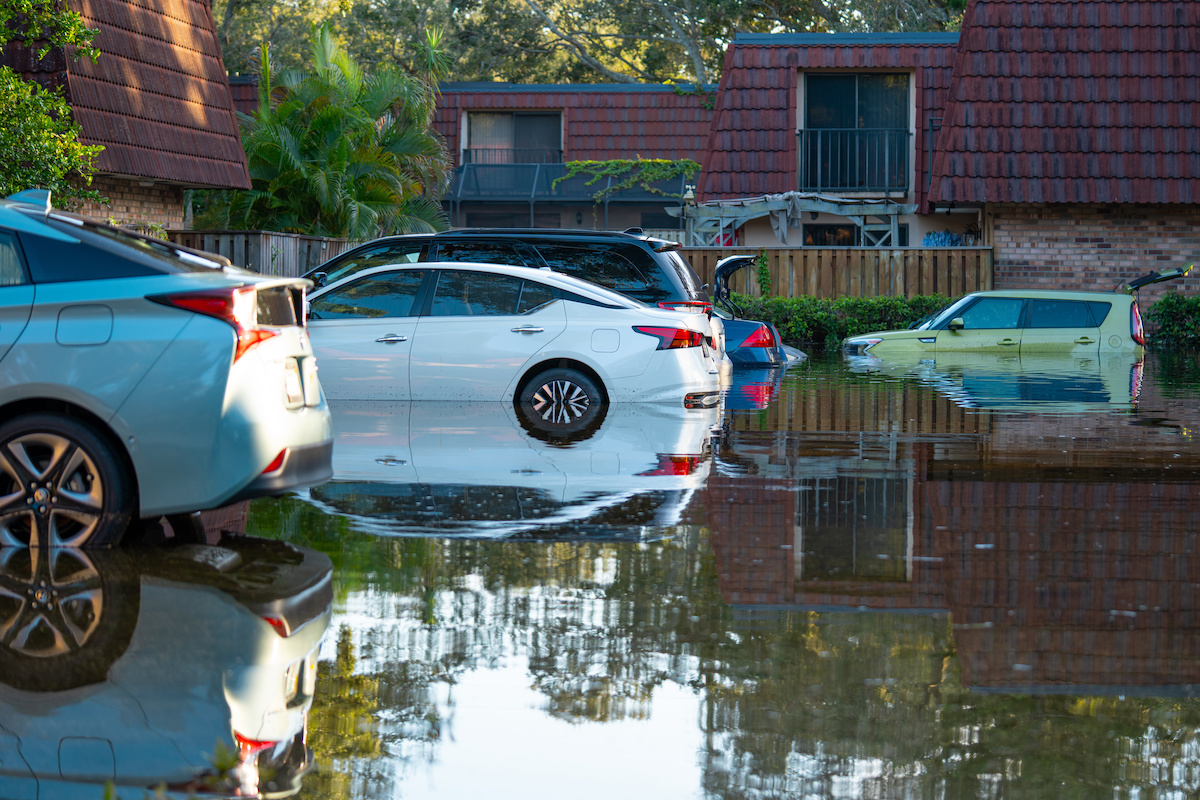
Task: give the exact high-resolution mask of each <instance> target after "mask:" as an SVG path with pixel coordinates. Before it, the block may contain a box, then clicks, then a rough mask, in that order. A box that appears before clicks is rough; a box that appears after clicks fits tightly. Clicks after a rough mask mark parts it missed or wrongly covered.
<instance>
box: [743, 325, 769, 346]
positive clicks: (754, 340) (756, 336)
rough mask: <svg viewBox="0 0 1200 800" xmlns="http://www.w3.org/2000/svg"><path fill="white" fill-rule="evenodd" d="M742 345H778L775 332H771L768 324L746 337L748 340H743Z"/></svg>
mask: <svg viewBox="0 0 1200 800" xmlns="http://www.w3.org/2000/svg"><path fill="white" fill-rule="evenodd" d="M741 346H742V347H776V346H777V345H776V344H775V334H773V333H771V329H770V328H768V327H767V326H766V325H763V326H762V327H761V328H759V329H758V330H756V331H755V332H754V333H752V334H750V335H749V336H747V337H746V341H744V342H742V344H741Z"/></svg>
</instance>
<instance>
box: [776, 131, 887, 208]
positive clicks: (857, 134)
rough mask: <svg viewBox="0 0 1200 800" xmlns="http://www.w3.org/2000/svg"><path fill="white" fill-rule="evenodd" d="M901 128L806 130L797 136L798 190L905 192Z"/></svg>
mask: <svg viewBox="0 0 1200 800" xmlns="http://www.w3.org/2000/svg"><path fill="white" fill-rule="evenodd" d="M909 136H910V134H909V132H908V131H907V130H905V129H904V128H810V129H808V130H802V131H800V132H799V137H800V187H799V188H800V190H801V191H805V192H813V191H816V192H823V191H837V192H882V193H892V192H900V193H905V192H907V191H908V164H909Z"/></svg>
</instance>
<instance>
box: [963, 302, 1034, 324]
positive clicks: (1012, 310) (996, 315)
mask: <svg viewBox="0 0 1200 800" xmlns="http://www.w3.org/2000/svg"><path fill="white" fill-rule="evenodd" d="M1024 304H1025V301H1024V300H1022V299H1021V298H1019V297H984V298H981V299H980V300H979V302H978V303H976V304H975V305H973V306H971V307H970V308H968V309H967V310H966V311H964V312H963V313H962V321H963V327H964V328H966V329H968V330H979V329H982V328H1016V327H1018V326H1019V325H1020V324H1021V307H1022V306H1023V305H1024Z"/></svg>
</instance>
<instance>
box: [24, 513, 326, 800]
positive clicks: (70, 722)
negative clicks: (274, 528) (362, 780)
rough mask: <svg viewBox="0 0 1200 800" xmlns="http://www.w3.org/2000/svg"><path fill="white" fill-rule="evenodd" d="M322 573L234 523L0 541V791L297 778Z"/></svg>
mask: <svg viewBox="0 0 1200 800" xmlns="http://www.w3.org/2000/svg"><path fill="white" fill-rule="evenodd" d="M332 575H333V565H332V563H331V562H330V560H329V558H328V557H327V556H325V555H324V554H322V553H318V552H316V551H314V550H310V549H307V548H302V547H297V546H294V545H291V544H288V543H285V542H280V541H276V540H270V539H260V538H257V537H252V536H244V535H239V534H232V533H226V534H224V535H222V537H221V538H220V539H217V540H215V541H214V542H213V543H212V544H204V545H200V544H186V545H180V546H175V547H140V548H117V549H112V550H101V551H87V550H80V549H76V548H66V547H59V548H17V547H10V548H4V549H2V550H0V587H2V588H0V721H2V722H0V797H4V798H76V797H79V798H101V797H109V796H112V797H115V796H120V797H126V798H135V797H137V798H141V797H150V796H154V797H172V798H176V797H177V798H181V799H182V798H194V797H206V798H213V797H230V798H232V797H286V796H289V795H292V794H295V793H296V792H298V791H299V789H300V784H301V780H302V776H303V775H304V774H305V773H306V772H307V771H308V770H309V769H310V768H311V767H312V764H313V753H312V750H311V749H310V748H309V747H308V743H307V729H308V713H309V711H310V709H311V707H312V703H313V696H314V692H315V689H316V678H317V663H318V658H319V655H320V647H321V643H322V641H323V639H324V635H325V631H326V629H327V628H328V626H329V621H330V618H331V614H332V610H331V609H332V602H333V581H332ZM106 785H108V786H109V789H108V791H107V792H106V790H105V786H106ZM160 792H162V793H161V794H160Z"/></svg>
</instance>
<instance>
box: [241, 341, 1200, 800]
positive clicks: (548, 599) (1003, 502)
mask: <svg viewBox="0 0 1200 800" xmlns="http://www.w3.org/2000/svg"><path fill="white" fill-rule="evenodd" d="M1080 368H1081V369H1083V370H1085V371H1086V370H1089V369H1095V367H1094V365H1087V364H1084V365H1082V367H1080ZM1047 374H1048V373H1044V372H1038V371H1036V370H1026V371H1019V370H1018V372H1016V373H1013V374H1008V375H1001V376H999V377H997V376H996V375H994V374H985V375H982V376H981V375H979V374H977V373H976V372H973V371H972V369H971V368H970V365H967V366H965V367H964V366H963V365H957V366H956V367H954V368H953V369H948V370H942V371H941V372H940V373H939V374H933V375H930V374H921V373H919V372H913V371H911V370H910V371H905V370H900V371H888V370H880V369H876V368H872V367H871V365H861V364H858V365H847V364H845V363H844V362H842V361H841V360H840V359H832V360H823V361H814V362H809V363H806V364H802V365H799V366H797V367H793V368H792V369H791V370H790V371H789V372H788V373H787V374H786V375H785V376H783V377H782V380H780V381H779V382H778V384H776V383H775V378H774V376H771V375H769V374H768V375H744V376H742V378H743V380H742V381H740V383H739V385H735V386H734V387H733V388H732V389H731V390H730V393H729V396H728V405H729V408H727V409H726V410H725V411H724V412H723V415H716V418H714V419H713V420H711V421H708V420H704V421H703V424H694V423H695V419H693V418H689V417H686V416H684V417H681V416H679V415H670V414H666V415H659V416H646V415H644V414H643V415H639V414H625V413H620V412H621V410H620V409H618V408H616V407H614V409H613V410H612V411H611V412H610V416H609V418H608V419H606V420H605V421H604V422H603V423H602V424H601V426H600V428H599V429H598V430H595V431H585V432H581V434H580V435H579V436H578V437H577V440H576V441H574V442H566V443H563V442H549V443H547V442H543V441H541V440H540V439H538V438H536V436H535V435H534V434H532V433H530V432H529V431H528V430H526V429H524V428H522V427H521V425H520V421H519V420H516V419H515V418H514V415H513V413H512V412H511V410H508V409H500V408H499V407H495V406H494V407H493V408H494V410H495V413H492V414H488V413H484V412H479V415H474V416H464V415H462V414H461V413H456V412H455V411H454V410H453V409H451V410H447V409H431V408H420V406H421V405H422V404H414V406H416V407H405V408H393V409H389V410H388V411H387V413H386V414H379V413H378V409H376V410H375V411H372V410H371V409H369V408H357V409H355V408H349V409H347V408H344V407H343V408H341V409H340V410H339V409H337V408H335V414H340V415H341V416H338V417H335V419H340V420H341V422H340V423H335V427H336V428H337V432H338V435H339V443H338V449H337V450H336V451H335V452H336V453H337V455H335V459H340V462H339V464H337V465H335V468H336V469H337V470H338V479H337V480H335V482H333V483H331V484H327V485H325V486H323V487H318V488H316V489H313V490H312V491H311V492H309V493H307V494H306V495H304V496H299V497H289V498H284V499H282V500H278V501H265V502H264V501H256V503H255V504H254V505H253V506H252V507H251V512H250V518H249V531H250V532H251V533H257V534H260V535H263V536H267V537H272V538H282V539H285V540H287V541H290V542H293V543H295V544H299V545H304V546H307V547H311V548H315V549H317V550H320V551H323V552H325V553H326V554H328V555H329V557H330V558H331V559H332V561H333V565H334V570H333V583H334V597H335V599H334V606H333V617H332V621H331V624H330V628H329V631H328V633H327V635H326V639H325V644H324V649H323V651H322V657H321V664H320V667H319V670H318V672H319V674H318V679H317V683H316V692H315V700H314V703H313V707H312V712H311V714H310V717H309V744H310V746H311V747H312V748H313V751H314V761H315V767H314V769H313V771H312V772H310V773H309V774H308V775H307V776H306V777H305V779H304V783H303V788H302V790H301V796H303V797H312V798H325V797H356V798H385V797H387V798H391V797H405V798H422V797H429V798H432V797H438V798H456V797H464V798H465V797H475V796H487V797H511V798H518V797H520V798H541V797H545V798H550V797H562V796H564V795H568V796H571V797H574V798H601V797H605V798H607V797H613V796H627V797H655V798H701V797H712V798H718V797H719V798H741V797H763V798H767V797H772V798H773V797H779V798H784V797H788V798H791V797H822V798H826V797H901V796H903V797H956V798H957V797H999V796H1005V797H1014V796H1020V797H1047V798H1051V797H1056V798H1057V797H1065V796H1074V797H1114V796H1115V797H1187V796H1194V794H1195V793H1196V792H1197V791H1200V737H1198V735H1197V726H1198V725H1200V701H1198V700H1197V699H1195V698H1196V696H1197V694H1200V618H1198V617H1197V615H1198V613H1200V563H1198V558H1200V555H1198V554H1197V552H1196V540H1197V531H1198V530H1200V447H1198V446H1197V442H1196V439H1195V438H1194V436H1195V432H1196V431H1198V430H1200V400H1197V399H1196V398H1197V396H1198V393H1197V370H1196V361H1195V359H1194V358H1182V359H1177V360H1175V361H1170V362H1167V361H1163V360H1160V359H1157V358H1153V357H1152V358H1150V359H1149V360H1148V361H1147V363H1146V364H1145V365H1144V368H1140V367H1139V368H1132V366H1131V365H1129V364H1125V365H1119V366H1118V368H1117V371H1116V373H1115V374H1116V376H1117V378H1116V379H1114V378H1113V374H1112V371H1111V370H1110V371H1109V372H1108V373H1105V372H1104V370H1103V369H1101V370H1100V371H1099V373H1098V374H1097V375H1096V376H1091V377H1089V376H1086V375H1083V376H1081V375H1071V376H1069V377H1070V380H1067V381H1062V380H1058V381H1055V380H1053V379H1052V378H1053V375H1051V376H1050V377H1049V378H1048V377H1047ZM989 386H990V387H991V390H990V391H991V394H990V395H988V392H987V391H984V390H985V389H987V387H989ZM1047 386H1050V387H1051V388H1050V389H1047V388H1046V387H1047ZM981 387H982V388H981ZM1031 387H1032V388H1031ZM1038 387H1041V388H1038ZM1131 389H1132V395H1133V396H1132V397H1131V396H1130V392H1131ZM981 391H982V392H983V394H982V395H981V394H980V392H981ZM1073 393H1076V394H1073ZM1135 398H1136V400H1135ZM1006 399H1007V402H1005V401H1006ZM710 422H711V423H714V425H710V424H709V423H710ZM345 437H349V444H346V443H345V441H344V440H345ZM706 442H707V443H709V445H710V446H708V447H705V443H706Z"/></svg>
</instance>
